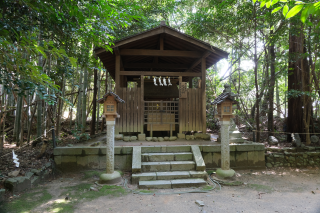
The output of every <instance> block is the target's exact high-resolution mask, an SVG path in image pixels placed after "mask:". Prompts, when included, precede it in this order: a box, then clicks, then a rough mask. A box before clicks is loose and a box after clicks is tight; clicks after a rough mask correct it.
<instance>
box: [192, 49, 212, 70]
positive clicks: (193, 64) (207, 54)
mask: <svg viewBox="0 0 320 213" xmlns="http://www.w3.org/2000/svg"><path fill="white" fill-rule="evenodd" d="M209 55H210V52H209V51H206V52H205V53H203V55H202V56H201V57H200V58H199V59H198V60H196V61H195V62H193V63H192V64H191V66H190V67H189V68H188V69H187V70H186V72H190V71H191V70H192V69H193V68H195V67H196V66H197V65H199V64H200V63H201V61H202V59H203V58H206V57H208V56H209Z"/></svg>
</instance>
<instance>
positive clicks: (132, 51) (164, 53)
mask: <svg viewBox="0 0 320 213" xmlns="http://www.w3.org/2000/svg"><path fill="white" fill-rule="evenodd" d="M120 55H133V56H134V55H142V56H169V57H186V58H198V57H199V56H200V55H201V52H198V51H180V50H148V49H122V50H120Z"/></svg>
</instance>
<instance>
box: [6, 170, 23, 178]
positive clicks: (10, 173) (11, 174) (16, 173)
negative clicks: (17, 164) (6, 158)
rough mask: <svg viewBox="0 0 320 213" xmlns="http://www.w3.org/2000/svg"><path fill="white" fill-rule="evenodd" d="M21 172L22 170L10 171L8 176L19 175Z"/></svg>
mask: <svg viewBox="0 0 320 213" xmlns="http://www.w3.org/2000/svg"><path fill="white" fill-rule="evenodd" d="M19 172H20V170H16V171H12V172H9V174H8V176H9V177H17V176H18V174H19Z"/></svg>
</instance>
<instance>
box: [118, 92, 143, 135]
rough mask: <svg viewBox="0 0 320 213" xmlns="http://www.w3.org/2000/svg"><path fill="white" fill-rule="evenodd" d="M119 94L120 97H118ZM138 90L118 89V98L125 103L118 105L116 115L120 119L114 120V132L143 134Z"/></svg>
mask: <svg viewBox="0 0 320 213" xmlns="http://www.w3.org/2000/svg"><path fill="white" fill-rule="evenodd" d="M120 94H121V95H120ZM139 94H141V89H140V88H123V87H122V88H119V96H120V98H122V99H123V100H124V101H125V103H124V104H119V108H118V113H119V115H120V118H117V119H116V130H118V132H143V130H142V129H141V128H142V124H141V122H142V121H143V120H141V117H142V115H143V110H142V109H143V107H141V104H142V101H141V96H140V95H139Z"/></svg>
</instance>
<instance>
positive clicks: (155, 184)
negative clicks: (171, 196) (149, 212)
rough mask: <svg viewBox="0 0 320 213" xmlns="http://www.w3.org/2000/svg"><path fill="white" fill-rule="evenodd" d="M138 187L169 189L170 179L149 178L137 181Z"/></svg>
mask: <svg viewBox="0 0 320 213" xmlns="http://www.w3.org/2000/svg"><path fill="white" fill-rule="evenodd" d="M139 188H140V189H171V181H169V180H150V181H139Z"/></svg>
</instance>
